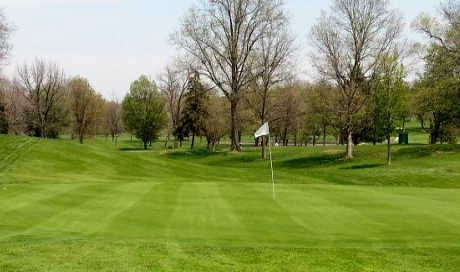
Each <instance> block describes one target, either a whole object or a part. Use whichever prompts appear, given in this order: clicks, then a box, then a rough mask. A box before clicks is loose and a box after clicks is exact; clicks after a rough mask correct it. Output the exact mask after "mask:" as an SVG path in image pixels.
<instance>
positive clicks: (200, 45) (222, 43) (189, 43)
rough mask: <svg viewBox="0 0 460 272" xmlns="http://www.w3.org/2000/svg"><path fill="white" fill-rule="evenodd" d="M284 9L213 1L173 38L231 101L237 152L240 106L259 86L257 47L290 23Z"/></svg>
mask: <svg viewBox="0 0 460 272" xmlns="http://www.w3.org/2000/svg"><path fill="white" fill-rule="evenodd" d="M282 5H283V3H282V1H280V0H234V1H229V0H207V1H204V2H203V5H202V6H201V7H200V8H192V9H190V12H189V14H188V15H187V16H186V17H185V18H184V20H183V23H182V27H181V31H180V32H179V33H178V34H177V35H175V37H174V38H173V39H174V41H175V43H176V44H177V46H178V47H179V48H181V49H182V50H184V51H185V52H186V53H187V54H189V55H190V56H191V58H192V59H193V60H194V64H195V65H196V66H197V70H198V71H199V72H200V73H201V74H203V75H204V76H206V77H207V78H208V79H209V80H210V81H211V82H212V83H213V84H214V85H215V86H216V87H217V88H218V89H219V90H221V91H222V92H223V93H224V95H225V96H226V97H227V99H228V100H229V102H230V112H231V149H232V150H236V151H240V143H239V141H238V116H237V113H238V105H239V103H240V100H241V93H242V92H243V91H244V90H245V89H247V86H248V85H249V84H250V83H251V82H252V81H253V80H254V73H253V72H254V66H255V65H256V60H257V58H256V56H255V55H256V51H257V50H256V48H257V44H258V42H259V41H260V40H261V39H262V38H263V37H264V36H265V35H266V34H267V30H270V29H271V28H272V25H276V24H279V22H280V21H284V20H285V16H284V11H283V9H282Z"/></svg>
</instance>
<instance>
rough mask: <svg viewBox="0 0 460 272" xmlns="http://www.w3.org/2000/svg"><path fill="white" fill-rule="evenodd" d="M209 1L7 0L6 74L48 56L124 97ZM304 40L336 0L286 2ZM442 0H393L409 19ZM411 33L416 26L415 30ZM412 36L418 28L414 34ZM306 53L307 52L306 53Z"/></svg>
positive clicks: (162, 60) (170, 51)
mask: <svg viewBox="0 0 460 272" xmlns="http://www.w3.org/2000/svg"><path fill="white" fill-rule="evenodd" d="M198 1H202V0H0V8H3V9H4V12H5V14H6V16H7V17H8V19H9V21H10V22H11V23H13V24H14V25H15V27H16V32H15V33H14V35H13V37H12V43H13V46H14V48H13V51H12V54H11V57H10V59H9V63H8V66H6V67H4V68H3V70H4V72H5V73H6V74H7V75H9V76H14V74H15V71H16V67H17V65H18V64H23V63H24V62H31V61H33V60H34V59H35V58H42V59H46V60H50V61H53V62H56V63H58V64H60V65H61V66H62V67H63V68H64V70H65V72H66V74H67V75H81V76H84V77H86V78H88V79H89V80H90V82H91V84H92V85H93V87H94V88H95V89H96V90H97V91H99V92H101V93H102V94H104V95H105V96H106V97H112V96H113V95H115V96H117V97H118V98H121V97H122V96H123V95H124V94H125V93H126V91H127V90H128V88H129V84H130V82H131V81H133V80H134V79H136V78H138V77H139V76H140V75H141V74H146V75H149V76H151V77H152V78H156V76H157V75H158V74H159V73H160V72H161V71H162V69H163V67H164V66H165V65H166V64H167V63H168V61H169V60H170V58H171V57H172V56H174V54H175V49H174V47H173V46H172V45H171V44H170V42H169V35H170V34H171V33H172V32H174V31H175V30H177V29H178V28H179V24H180V18H181V17H182V16H183V15H184V14H185V13H186V11H187V9H188V8H189V7H190V6H191V5H192V4H193V3H197V2H198ZM285 3H286V9H287V11H288V12H289V14H290V15H291V17H292V22H291V24H292V31H293V32H294V33H295V34H296V35H297V43H298V44H299V45H300V46H302V47H304V48H305V47H306V46H307V34H308V33H309V31H310V27H311V25H312V24H314V22H315V20H316V19H317V18H318V17H319V16H320V13H321V10H327V9H328V8H329V6H330V4H331V1H330V0H323V1H320V0H285ZM439 3H440V0H392V6H393V8H395V9H399V10H400V12H401V13H402V14H403V15H404V17H405V18H406V22H407V24H409V23H410V22H411V21H412V20H413V19H414V18H415V17H416V16H417V15H418V14H420V13H421V12H427V13H430V14H435V13H436V11H437V8H438V6H439ZM408 32H409V30H408ZM411 35H412V34H411ZM299 55H300V56H299V59H301V60H302V59H305V60H304V62H302V63H305V64H303V65H307V66H308V62H307V56H306V53H300V54H299Z"/></svg>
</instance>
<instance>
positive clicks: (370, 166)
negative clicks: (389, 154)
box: [340, 163, 385, 170]
mask: <svg viewBox="0 0 460 272" xmlns="http://www.w3.org/2000/svg"><path fill="white" fill-rule="evenodd" d="M382 166H385V164H383V163H369V164H360V165H353V166H350V167H343V168H340V169H341V170H361V169H373V168H378V167H382Z"/></svg>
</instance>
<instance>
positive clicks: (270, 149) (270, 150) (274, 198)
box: [268, 134, 276, 200]
mask: <svg viewBox="0 0 460 272" xmlns="http://www.w3.org/2000/svg"><path fill="white" fill-rule="evenodd" d="M268 152H269V153H270V166H271V168H272V184H273V200H276V188H275V173H274V172H273V160H272V144H271V140H270V134H268Z"/></svg>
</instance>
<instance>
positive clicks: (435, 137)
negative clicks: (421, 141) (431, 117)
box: [430, 123, 441, 145]
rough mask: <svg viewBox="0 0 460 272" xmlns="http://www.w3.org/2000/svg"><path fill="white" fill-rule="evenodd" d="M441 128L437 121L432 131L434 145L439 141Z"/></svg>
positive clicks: (431, 138)
mask: <svg viewBox="0 0 460 272" xmlns="http://www.w3.org/2000/svg"><path fill="white" fill-rule="evenodd" d="M440 129H441V125H440V124H439V123H435V124H434V127H433V128H432V129H431V133H430V144H433V145H434V144H436V143H437V142H438V139H439V130H440Z"/></svg>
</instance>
